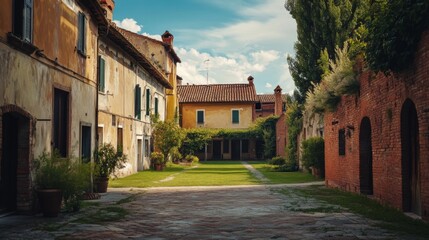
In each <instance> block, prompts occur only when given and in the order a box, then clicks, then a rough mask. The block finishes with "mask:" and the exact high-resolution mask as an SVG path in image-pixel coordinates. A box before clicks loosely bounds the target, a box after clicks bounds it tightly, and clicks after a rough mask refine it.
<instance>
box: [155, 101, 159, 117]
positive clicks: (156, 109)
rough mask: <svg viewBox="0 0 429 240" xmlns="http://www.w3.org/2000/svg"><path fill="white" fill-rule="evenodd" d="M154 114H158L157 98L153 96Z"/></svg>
mask: <svg viewBox="0 0 429 240" xmlns="http://www.w3.org/2000/svg"><path fill="white" fill-rule="evenodd" d="M155 115H156V116H158V98H155Z"/></svg>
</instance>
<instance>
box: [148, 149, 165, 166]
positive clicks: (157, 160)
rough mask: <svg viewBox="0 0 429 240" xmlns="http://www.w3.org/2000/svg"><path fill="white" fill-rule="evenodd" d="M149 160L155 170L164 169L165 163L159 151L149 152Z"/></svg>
mask: <svg viewBox="0 0 429 240" xmlns="http://www.w3.org/2000/svg"><path fill="white" fill-rule="evenodd" d="M150 160H151V162H152V164H153V167H154V169H155V170H156V171H162V170H164V165H165V160H164V154H162V153H161V152H153V153H151V154H150Z"/></svg>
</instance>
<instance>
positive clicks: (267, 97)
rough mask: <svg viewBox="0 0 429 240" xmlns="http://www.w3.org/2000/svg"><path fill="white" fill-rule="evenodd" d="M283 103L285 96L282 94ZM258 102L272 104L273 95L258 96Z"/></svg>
mask: <svg viewBox="0 0 429 240" xmlns="http://www.w3.org/2000/svg"><path fill="white" fill-rule="evenodd" d="M282 99H283V102H286V94H282ZM258 100H259V102H261V103H274V102H275V101H276V96H275V95H274V93H273V94H258Z"/></svg>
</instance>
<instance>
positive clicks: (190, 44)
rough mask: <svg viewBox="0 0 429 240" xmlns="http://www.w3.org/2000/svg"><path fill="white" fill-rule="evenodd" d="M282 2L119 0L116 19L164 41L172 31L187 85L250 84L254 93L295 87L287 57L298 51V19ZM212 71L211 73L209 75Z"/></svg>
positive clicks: (130, 28)
mask: <svg viewBox="0 0 429 240" xmlns="http://www.w3.org/2000/svg"><path fill="white" fill-rule="evenodd" d="M284 3H285V1H284V0H115V4H116V5H115V9H114V12H113V20H114V22H115V23H116V24H117V25H118V26H120V27H122V28H125V29H128V30H130V31H133V32H136V33H139V34H143V35H147V36H150V37H153V38H156V39H159V40H160V39H161V36H160V35H161V34H162V33H164V32H165V31H166V30H168V31H169V32H170V33H172V34H173V35H174V49H175V51H176V53H177V55H178V56H179V57H180V59H181V60H182V62H181V63H179V64H178V66H177V74H178V75H179V76H181V77H182V78H183V83H184V84H186V83H189V84H207V83H209V84H226V83H247V77H248V76H249V75H252V76H253V77H254V78H255V80H254V83H255V86H256V92H257V93H259V94H261V93H273V92H274V88H275V87H276V86H277V85H280V87H281V88H282V89H283V93H292V92H293V90H294V89H295V85H294V83H293V80H292V77H291V76H290V73H289V66H288V64H287V60H286V58H287V56H288V55H292V56H293V55H294V48H293V47H294V43H295V41H296V22H295V20H294V19H293V18H292V17H291V15H290V14H289V12H288V11H287V10H286V9H285V8H284ZM207 73H208V74H207ZM207 75H208V78H207Z"/></svg>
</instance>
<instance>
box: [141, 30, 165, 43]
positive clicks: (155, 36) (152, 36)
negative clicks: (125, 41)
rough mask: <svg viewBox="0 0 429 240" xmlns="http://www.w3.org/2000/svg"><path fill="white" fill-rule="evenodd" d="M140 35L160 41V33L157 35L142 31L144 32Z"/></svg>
mask: <svg viewBox="0 0 429 240" xmlns="http://www.w3.org/2000/svg"><path fill="white" fill-rule="evenodd" d="M142 35H143V36H146V37H150V38H153V39H156V40H159V41H162V38H161V35H159V34H157V35H151V34H149V33H146V32H144V33H142Z"/></svg>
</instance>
